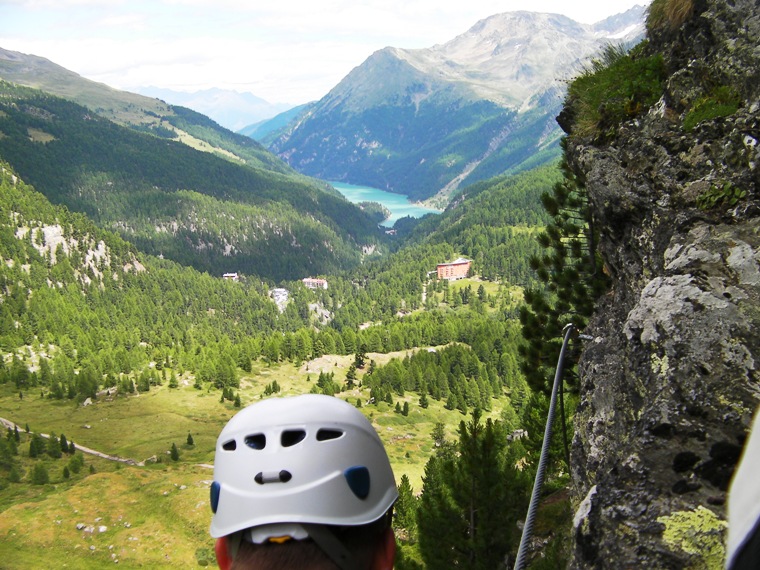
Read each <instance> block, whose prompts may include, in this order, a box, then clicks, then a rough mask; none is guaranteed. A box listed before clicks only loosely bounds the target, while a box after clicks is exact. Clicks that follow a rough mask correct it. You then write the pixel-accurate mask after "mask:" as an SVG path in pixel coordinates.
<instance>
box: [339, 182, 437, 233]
mask: <svg viewBox="0 0 760 570" xmlns="http://www.w3.org/2000/svg"><path fill="white" fill-rule="evenodd" d="M328 184H331V185H332V186H333V188H335V189H336V190H337V191H338V192H340V193H341V194H343V195H344V196H345V197H346V199H347V200H348V201H349V202H352V203H354V204H356V203H358V202H379V203H380V204H382V205H383V206H385V207H386V208H388V210H390V212H391V217H390V218H388V219H387V220H385V221H384V222H383V223H382V224H381V225H383V226H386V227H389V228H390V227H392V226H393V224H395V223H396V220H398V219H399V218H403V217H404V216H411V217H412V218H421V217H422V216H424V215H425V214H440V212H439V211H438V210H434V209H432V208H426V207H425V206H420V205H419V204H414V203H412V202H410V201H409V198H407V197H406V196H404V195H403V194H394V193H393V192H386V191H385V190H380V189H379V188H371V187H369V186H357V185H355V184H344V183H343V182H329V183H328Z"/></svg>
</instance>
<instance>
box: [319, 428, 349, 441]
mask: <svg viewBox="0 0 760 570" xmlns="http://www.w3.org/2000/svg"><path fill="white" fill-rule="evenodd" d="M342 435H343V432H342V431H341V430H339V429H321V430H319V431H318V432H317V441H329V440H331V439H338V438H339V437H341V436H342Z"/></svg>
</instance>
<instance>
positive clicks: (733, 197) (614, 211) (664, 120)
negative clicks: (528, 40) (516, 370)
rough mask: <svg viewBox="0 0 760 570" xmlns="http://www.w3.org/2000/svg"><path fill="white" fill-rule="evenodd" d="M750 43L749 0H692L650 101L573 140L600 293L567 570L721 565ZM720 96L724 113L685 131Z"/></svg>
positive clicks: (754, 16)
mask: <svg viewBox="0 0 760 570" xmlns="http://www.w3.org/2000/svg"><path fill="white" fill-rule="evenodd" d="M684 4H692V3H690V2H684ZM759 39H760V2H757V1H755V0H732V1H731V0H695V1H694V2H693V8H692V11H691V13H690V14H689V16H688V18H687V19H686V21H685V22H683V23H681V24H680V25H678V26H676V27H670V26H663V27H661V29H660V30H659V31H657V30H653V31H651V32H650V42H649V46H648V48H647V49H648V51H650V52H651V53H662V54H663V56H664V58H665V65H666V67H667V76H668V79H667V81H666V88H665V93H664V96H663V98H662V99H661V100H660V102H659V103H658V104H657V105H656V106H655V107H653V108H652V109H650V110H649V111H648V113H646V114H645V115H642V116H640V117H639V118H638V119H637V120H635V121H630V122H628V123H625V124H623V125H621V126H620V127H619V128H618V129H617V132H616V134H615V135H614V137H613V138H612V140H608V141H607V142H605V143H604V144H599V143H594V142H592V141H590V140H580V139H578V138H573V137H572V136H571V137H570V138H569V146H568V153H567V154H568V158H569V161H570V163H571V165H572V167H573V169H574V170H575V172H576V173H578V174H579V175H581V176H582V177H583V178H584V179H585V181H586V187H587V189H588V191H589V195H590V199H591V202H592V208H593V211H594V217H595V223H596V224H597V225H598V227H599V229H600V232H601V241H600V249H601V251H602V254H603V258H604V261H605V264H606V269H607V271H608V272H609V274H610V276H611V278H612V282H613V287H612V289H611V290H610V292H609V293H608V294H607V295H606V296H605V297H604V298H602V299H601V300H600V302H599V306H598V310H597V312H596V314H595V316H594V317H593V319H592V321H591V323H590V325H589V327H588V328H587V330H586V331H585V332H586V333H587V334H590V335H592V336H593V338H594V340H591V341H587V343H586V347H585V351H584V354H583V356H582V358H581V363H580V372H581V403H580V405H579V408H578V410H577V416H576V437H575V439H574V442H573V450H572V476H573V487H574V495H575V497H574V498H575V500H576V504H577V505H578V510H577V512H576V516H575V520H574V538H575V551H574V556H573V559H572V560H571V562H570V567H571V568H599V569H602V568H637V569H638V568H690V567H695V568H701V567H707V568H710V567H720V565H721V564H722V555H723V553H722V549H723V539H724V533H725V523H724V522H723V521H725V519H726V512H725V506H726V494H727V489H728V484H729V482H730V478H731V475H732V473H733V470H734V467H735V465H736V463H737V461H738V459H739V457H740V454H741V449H742V445H743V443H744V441H745V438H746V435H747V429H748V426H749V425H750V421H751V418H752V415H753V413H754V411H755V409H756V408H757V405H758V402H760V385H759V384H758V381H760V373H759V372H758V366H760V217H759V216H758V214H760V194H759V190H760V116H759V115H760V46H758V41H759ZM720 85H723V86H730V87H731V88H732V89H733V90H734V92H735V93H738V94H739V96H740V99H741V104H740V106H739V108H738V110H737V111H736V112H734V113H733V114H731V115H729V116H727V117H722V118H715V119H711V120H705V121H702V122H700V123H698V124H697V125H696V126H695V127H694V128H693V129H691V130H689V129H687V128H685V127H684V123H683V119H684V118H685V116H686V114H687V112H688V111H689V109H693V108H694V107H695V106H696V105H697V103H698V101H699V100H700V98H704V97H705V96H706V95H707V94H708V93H709V92H710V91H711V90H714V89H715V87H716V86H720ZM710 197H712V202H710V203H709V204H708V203H707V202H709V200H708V199H709V198H710ZM758 478H760V474H758Z"/></svg>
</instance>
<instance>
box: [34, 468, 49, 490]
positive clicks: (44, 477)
mask: <svg viewBox="0 0 760 570" xmlns="http://www.w3.org/2000/svg"><path fill="white" fill-rule="evenodd" d="M49 482H50V475H49V474H48V470H47V467H45V464H44V463H35V464H34V467H33V468H32V484H33V485H46V484H47V483H49Z"/></svg>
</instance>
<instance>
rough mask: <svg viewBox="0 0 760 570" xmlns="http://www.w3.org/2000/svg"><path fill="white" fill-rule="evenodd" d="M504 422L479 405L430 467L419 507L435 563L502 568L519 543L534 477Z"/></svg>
mask: <svg viewBox="0 0 760 570" xmlns="http://www.w3.org/2000/svg"><path fill="white" fill-rule="evenodd" d="M516 459H517V458H516V457H515V454H514V452H513V451H512V450H511V449H510V448H509V447H508V443H507V439H506V433H505V430H504V429H503V426H502V425H501V424H500V422H493V421H492V420H490V419H488V420H487V421H486V422H485V424H483V423H482V422H481V414H480V411H479V410H475V411H474V412H473V413H472V419H471V420H470V421H469V422H465V421H462V422H461V423H460V425H459V442H458V444H457V445H456V447H454V446H449V445H442V446H441V447H438V448H437V449H436V453H435V454H434V455H433V457H431V459H430V460H429V461H428V464H427V465H426V466H425V475H424V478H423V488H422V494H421V496H420V502H419V508H418V511H417V512H418V525H419V530H418V532H419V544H420V552H421V554H422V558H423V560H424V561H425V563H426V565H427V566H428V567H429V568H452V567H462V568H468V569H475V570H491V569H493V568H499V567H500V566H501V565H502V563H503V560H504V558H505V557H506V555H507V553H509V552H510V551H511V550H512V549H513V547H514V544H513V533H512V531H511V529H512V528H513V527H514V525H515V523H516V521H517V519H518V518H519V516H521V515H522V514H523V509H524V506H525V504H526V502H527V495H528V490H529V487H530V481H529V480H528V479H527V477H526V476H524V475H523V474H522V473H520V472H519V471H518V470H517V469H516V468H515V467H514V465H515V463H516Z"/></svg>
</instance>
